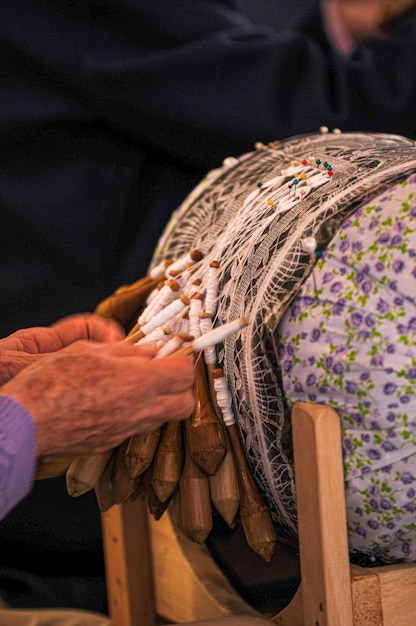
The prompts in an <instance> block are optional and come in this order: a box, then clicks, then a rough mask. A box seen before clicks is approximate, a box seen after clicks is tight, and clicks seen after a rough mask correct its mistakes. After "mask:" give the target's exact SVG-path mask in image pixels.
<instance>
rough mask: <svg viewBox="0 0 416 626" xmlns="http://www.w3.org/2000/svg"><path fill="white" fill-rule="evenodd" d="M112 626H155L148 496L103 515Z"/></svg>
mask: <svg viewBox="0 0 416 626" xmlns="http://www.w3.org/2000/svg"><path fill="white" fill-rule="evenodd" d="M102 526H103V538H104V557H105V564H106V580H107V590H108V598H109V612H110V616H111V624H112V626H144V625H146V626H154V624H155V608H154V607H155V601H154V589H153V573H152V563H151V555H150V543H149V530H148V516H147V508H146V502H145V500H144V497H138V498H135V499H134V500H132V501H130V500H126V501H125V502H123V503H122V504H121V505H116V506H113V507H112V508H111V509H109V510H108V511H106V512H105V513H103V514H102Z"/></svg>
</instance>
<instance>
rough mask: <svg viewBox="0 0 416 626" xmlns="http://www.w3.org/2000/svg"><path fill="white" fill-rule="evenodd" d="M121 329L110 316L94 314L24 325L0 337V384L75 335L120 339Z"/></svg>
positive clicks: (62, 345)
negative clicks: (45, 325) (106, 317)
mask: <svg viewBox="0 0 416 626" xmlns="http://www.w3.org/2000/svg"><path fill="white" fill-rule="evenodd" d="M123 337H124V331H123V330H122V328H121V327H120V326H119V325H118V324H117V323H116V322H114V321H113V320H105V319H103V318H101V317H99V316H98V315H92V314H88V313H85V314H78V315H71V316H68V317H66V318H64V319H63V320H60V321H59V322H56V324H53V325H52V326H49V327H47V328H44V327H37V328H25V329H23V330H18V331H17V332H15V333H13V334H12V335H9V336H8V337H5V338H4V339H1V340H0V385H2V384H3V383H5V382H7V381H8V380H10V379H11V378H13V376H15V375H16V374H17V373H18V372H20V371H21V370H22V369H23V368H24V367H27V366H28V365H30V364H31V363H34V362H35V361H37V360H38V359H40V358H41V357H43V356H45V355H46V354H49V353H51V352H56V351H57V350H61V349H62V348H64V347H65V346H69V345H70V344H71V343H73V342H75V341H78V340H79V339H91V340H93V341H100V342H103V341H104V342H111V341H119V340H121V339H123Z"/></svg>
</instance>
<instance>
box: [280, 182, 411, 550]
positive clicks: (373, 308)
mask: <svg viewBox="0 0 416 626" xmlns="http://www.w3.org/2000/svg"><path fill="white" fill-rule="evenodd" d="M415 298H416V175H412V176H411V177H410V178H409V179H408V180H406V181H405V182H403V183H401V184H398V185H396V186H394V187H392V188H391V189H390V190H389V191H388V192H385V193H383V194H381V195H379V196H378V197H376V198H375V199H374V200H372V201H371V202H369V203H368V204H367V205H365V206H363V207H361V208H360V209H359V210H357V211H356V212H355V213H354V214H353V215H351V216H350V217H349V218H348V219H346V220H345V221H344V223H343V224H342V225H341V227H340V228H339V230H338V231H337V233H336V235H335V237H334V238H333V239H332V241H331V243H330V245H329V246H328V248H327V249H326V250H325V251H324V252H323V254H322V257H321V258H318V260H317V262H316V263H315V266H314V270H313V276H312V275H311V276H310V277H309V278H308V280H307V282H306V283H305V284H304V286H303V288H302V289H301V291H300V292H299V294H298V295H297V296H296V297H295V299H294V300H293V301H292V303H291V305H290V307H289V308H288V310H287V311H286V313H285V315H284V317H283V318H282V320H281V323H280V325H279V333H278V342H279V357H280V360H281V371H282V377H283V386H284V390H285V395H286V397H287V401H288V403H289V405H290V406H292V405H293V403H294V402H296V401H299V400H301V401H308V400H310V401H313V402H317V403H323V404H327V405H330V406H333V407H335V408H336V409H337V411H338V413H339V415H340V419H341V423H342V434H343V451H344V468H345V479H346V501H347V514H348V529H349V545H350V548H351V549H352V550H357V551H360V552H363V553H365V554H369V555H374V556H376V557H378V558H381V559H382V560H384V561H386V562H395V561H402V560H404V561H415V560H416V300H415Z"/></svg>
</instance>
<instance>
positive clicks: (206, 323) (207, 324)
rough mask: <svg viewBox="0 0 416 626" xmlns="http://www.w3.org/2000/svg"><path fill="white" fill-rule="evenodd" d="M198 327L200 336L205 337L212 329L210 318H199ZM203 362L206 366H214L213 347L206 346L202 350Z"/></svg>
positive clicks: (215, 356)
mask: <svg viewBox="0 0 416 626" xmlns="http://www.w3.org/2000/svg"><path fill="white" fill-rule="evenodd" d="M199 325H200V329H201V335H206V334H207V333H209V332H211V330H212V328H213V322H212V317H211V316H209V317H207V316H202V317H200V318H199ZM204 360H205V363H206V364H207V365H214V364H215V363H216V360H217V354H216V351H215V346H208V348H205V350H204Z"/></svg>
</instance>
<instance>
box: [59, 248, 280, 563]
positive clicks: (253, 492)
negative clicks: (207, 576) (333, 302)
mask: <svg viewBox="0 0 416 626" xmlns="http://www.w3.org/2000/svg"><path fill="white" fill-rule="evenodd" d="M202 259H203V253H202V251H201V250H197V249H194V250H191V251H190V252H189V254H186V255H185V256H184V257H182V258H180V259H178V260H176V261H173V260H172V259H168V260H165V261H163V262H162V263H161V264H159V265H158V266H157V267H155V268H154V269H153V270H152V271H151V272H150V273H149V275H148V276H146V277H145V278H143V279H141V280H139V281H138V282H137V283H135V284H134V285H130V286H127V287H121V288H120V289H119V290H117V291H116V293H115V294H113V295H112V296H110V297H109V298H108V299H106V300H104V301H103V302H102V303H100V305H99V306H98V307H97V309H96V312H97V313H98V314H99V315H101V316H104V317H111V318H113V319H116V320H117V321H118V322H119V323H121V324H123V325H124V326H125V327H126V328H130V330H129V332H128V333H127V336H126V340H125V341H127V342H129V343H135V344H137V345H144V344H149V343H151V344H153V345H156V346H157V348H158V352H157V355H156V358H162V357H167V356H169V355H171V354H179V353H180V354H191V353H192V354H193V355H194V361H195V368H196V370H197V377H196V384H195V394H196V398H197V406H196V410H195V412H194V413H193V415H192V416H191V418H190V419H188V420H186V421H185V422H184V423H182V422H176V421H173V422H172V421H170V422H168V423H167V424H166V425H164V427H163V428H160V429H158V430H156V431H154V432H152V433H144V434H139V435H134V436H133V437H131V438H130V439H129V440H128V441H125V442H124V443H123V444H122V445H121V446H119V447H118V448H117V449H116V450H110V451H108V452H106V453H104V454H100V455H95V456H83V457H76V458H75V459H74V460H73V461H72V462H71V464H70V466H69V468H68V470H67V473H66V480H67V489H68V493H69V494H70V495H71V496H73V497H77V496H80V495H82V494H84V493H86V492H88V491H90V490H92V489H94V490H95V493H96V496H97V501H98V504H99V507H100V510H101V511H102V512H104V511H106V510H108V509H109V508H110V507H111V506H113V505H114V504H120V503H121V502H123V501H124V500H125V499H127V498H135V497H137V496H139V495H141V494H142V495H143V496H144V497H145V498H146V500H147V505H148V509H149V512H150V513H151V514H152V515H153V516H154V517H155V518H156V519H158V518H159V517H160V516H161V515H162V514H163V513H164V511H165V510H166V509H167V507H168V506H169V504H170V503H171V502H172V514H173V516H174V518H175V522H176V524H177V527H178V528H179V529H180V530H181V531H182V532H183V533H184V534H185V535H186V536H187V537H188V538H189V539H191V540H192V541H195V542H197V543H199V544H201V543H203V542H204V541H205V540H206V539H207V537H208V535H209V533H210V532H211V530H212V527H213V508H215V510H216V511H217V512H218V513H219V514H220V515H221V516H222V518H223V519H224V520H225V522H226V523H227V524H228V525H229V526H230V527H233V526H234V525H235V523H236V518H237V516H239V518H240V520H241V523H242V526H243V529H244V532H245V535H246V538H247V542H248V544H249V546H250V547H251V548H252V549H253V550H254V551H255V552H256V553H257V554H258V555H260V556H261V557H262V558H264V559H265V560H266V561H270V559H271V557H272V555H273V551H274V548H275V544H276V540H277V536H276V531H275V528H274V524H273V522H272V518H271V514H270V510H269V507H268V505H267V504H266V502H265V500H264V498H263V496H262V495H261V493H260V491H259V489H258V487H257V485H256V483H255V481H254V479H253V476H252V473H251V471H250V468H249V466H248V463H247V460H246V457H245V455H244V451H243V448H242V446H241V443H240V439H239V436H238V433H237V430H236V426H235V420H234V417H233V415H232V409H231V397H230V395H229V391H228V388H227V385H226V382H225V379H224V372H223V370H222V369H221V368H218V367H217V366H216V353H215V347H214V346H215V344H216V343H217V342H219V341H221V340H223V339H224V338H225V336H228V335H229V334H232V335H235V333H237V332H238V330H239V329H240V328H242V327H243V326H244V325H245V324H246V320H245V318H244V316H242V317H240V318H238V319H236V320H235V321H234V322H231V323H229V324H226V325H224V326H220V327H217V328H216V329H215V328H214V324H215V312H216V306H217V299H218V288H219V280H218V274H219V271H220V263H219V262H218V261H215V260H214V261H211V262H210V263H209V266H208V271H207V272H206V274H205V276H204V278H199V277H197V276H196V274H197V271H198V264H199V262H200V261H201V260H202ZM133 312H134V320H135V321H134V323H133V324H132V314H133Z"/></svg>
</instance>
